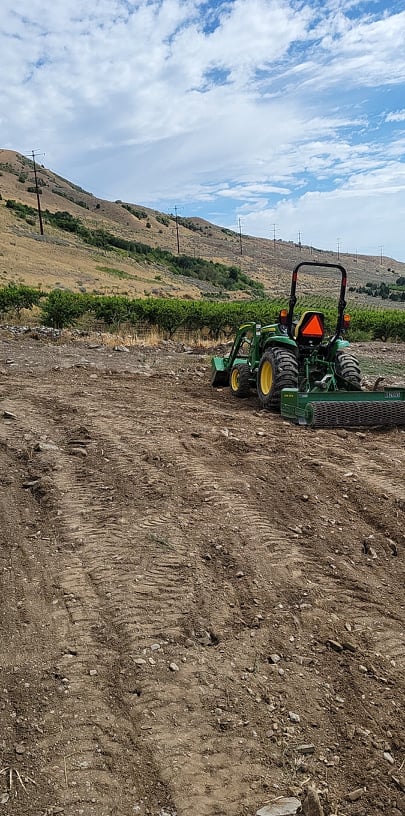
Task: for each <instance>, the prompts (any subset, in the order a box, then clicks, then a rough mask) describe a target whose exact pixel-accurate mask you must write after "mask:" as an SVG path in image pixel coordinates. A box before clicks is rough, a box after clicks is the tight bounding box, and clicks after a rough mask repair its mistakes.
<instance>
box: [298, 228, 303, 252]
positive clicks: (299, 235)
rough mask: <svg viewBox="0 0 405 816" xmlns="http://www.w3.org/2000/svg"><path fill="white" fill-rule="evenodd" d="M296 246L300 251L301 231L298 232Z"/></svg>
mask: <svg viewBox="0 0 405 816" xmlns="http://www.w3.org/2000/svg"><path fill="white" fill-rule="evenodd" d="M298 246H299V250H300V252H301V249H302V244H301V232H299V233H298Z"/></svg>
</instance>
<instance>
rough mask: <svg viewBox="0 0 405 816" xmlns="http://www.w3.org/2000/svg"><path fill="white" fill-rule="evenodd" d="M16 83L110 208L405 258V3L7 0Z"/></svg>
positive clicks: (5, 117) (31, 129)
mask: <svg viewBox="0 0 405 816" xmlns="http://www.w3.org/2000/svg"><path fill="white" fill-rule="evenodd" d="M0 71H1V77H2V80H1V82H0V148H6V149H11V150H17V151H18V152H20V153H23V154H26V155H28V156H29V155H30V154H31V151H32V150H34V151H36V152H37V154H38V159H37V160H38V162H39V163H41V164H44V165H45V166H46V167H48V168H49V169H51V170H53V171H54V172H56V173H58V174H59V175H62V176H64V177H65V178H67V179H69V180H70V181H73V182H74V183H75V184H79V185H80V186H81V187H83V188H84V189H86V190H88V191H89V192H92V193H93V194H94V195H96V196H98V197H100V198H104V199H109V200H112V201H115V200H117V199H120V200H122V201H126V202H131V203H133V204H139V205H143V206H147V207H152V208H155V209H157V210H160V211H162V212H168V213H173V212H174V211H175V208H176V207H177V211H178V213H179V215H181V216H183V217H193V216H194V217H195V216H199V217H202V218H206V219H207V220H209V221H212V222H214V223H215V224H219V225H221V226H225V227H229V228H231V229H235V230H239V229H241V230H242V232H243V233H244V234H249V235H255V236H262V237H265V238H271V239H273V238H274V237H276V238H280V239H283V240H287V241H296V242H297V241H299V240H301V242H302V243H303V244H307V245H311V246H314V247H319V248H321V249H329V250H337V248H339V250H340V252H341V253H342V254H343V253H345V252H358V253H359V254H362V253H364V254H370V255H383V256H384V257H393V258H395V259H397V260H400V261H405V240H404V225H405V0H386V1H385V2H384V0H381V2H380V0H368V2H362V1H361V0H311V1H309V2H305V0H227V1H226V2H222V1H221V0H217V1H216V2H215V0H202V1H200V0H144V2H143V1H142V0H59V2H56V0H55V2H53V3H50V2H49V0H13V2H10V0H2V4H1V15H0Z"/></svg>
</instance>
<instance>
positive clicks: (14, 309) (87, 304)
mask: <svg viewBox="0 0 405 816" xmlns="http://www.w3.org/2000/svg"><path fill="white" fill-rule="evenodd" d="M33 307H37V308H38V307H39V308H40V310H41V313H40V320H41V321H42V322H43V323H44V325H46V326H52V327H54V328H59V329H61V328H66V327H73V326H77V325H80V321H81V320H83V318H84V316H86V319H87V324H88V321H89V320H90V321H91V320H94V324H95V325H98V326H100V324H102V325H103V326H105V327H107V328H110V329H117V328H119V327H122V326H123V325H124V324H127V325H129V326H131V327H133V328H134V330H135V331H136V327H137V326H138V325H140V324H143V325H145V324H147V325H149V326H150V327H156V328H157V329H158V330H160V331H162V332H164V333H165V335H166V336H167V337H173V336H174V335H175V333H176V331H177V330H179V329H181V330H183V331H191V332H193V331H194V332H197V331H200V332H201V331H205V332H206V333H207V334H208V336H209V337H211V338H213V339H219V338H221V337H229V336H230V335H232V334H233V333H234V332H235V330H236V329H237V328H238V327H239V326H240V325H241V324H242V323H245V322H248V321H254V322H257V323H261V325H266V324H269V323H275V322H276V321H277V319H278V313H279V310H280V309H281V308H285V302H284V301H281V300H253V301H233V302H232V301H229V302H217V301H192V300H180V299H174V298H171V299H166V298H154V297H147V298H142V299H141V298H139V299H130V298H127V297H123V296H107V295H103V296H101V295H89V294H78V293H73V292H69V291H64V290H60V289H55V290H53V291H52V292H50V293H44V292H42V291H41V290H40V289H34V288H31V287H28V286H15V285H11V286H6V287H4V288H2V289H0V315H1V316H2V318H3V320H4V318H5V317H6V316H7V315H10V314H13V313H17V314H20V313H21V310H22V309H29V310H30V309H32V308H33ZM297 307H298V311H301V312H302V311H304V309H305V308H311V309H314V308H315V309H317V310H319V311H322V312H323V314H324V316H325V322H326V325H327V328H328V330H329V331H333V329H334V326H335V324H336V316H337V313H336V304H334V303H333V301H332V300H330V299H328V298H319V297H317V298H315V299H311V301H310V302H309V301H305V300H302V301H298V303H297ZM350 314H351V328H350V332H349V335H348V336H350V339H352V340H361V339H371V340H377V339H379V340H389V339H391V340H401V341H405V310H404V309H384V308H383V307H381V308H372V307H371V308H370V307H360V306H355V307H354V308H353V309H351V310H350Z"/></svg>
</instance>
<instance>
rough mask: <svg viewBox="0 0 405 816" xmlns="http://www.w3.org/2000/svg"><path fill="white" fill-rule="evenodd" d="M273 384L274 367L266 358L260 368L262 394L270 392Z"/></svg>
mask: <svg viewBox="0 0 405 816" xmlns="http://www.w3.org/2000/svg"><path fill="white" fill-rule="evenodd" d="M272 385H273V368H272V365H271V363H269V362H268V360H265V361H264V363H263V365H262V367H261V369H260V388H261V391H262V394H266V395H267V394H269V393H270V391H271V387H272Z"/></svg>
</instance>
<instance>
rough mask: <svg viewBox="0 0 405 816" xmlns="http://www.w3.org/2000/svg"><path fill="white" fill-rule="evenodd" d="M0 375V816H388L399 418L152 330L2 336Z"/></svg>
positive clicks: (403, 752)
mask: <svg viewBox="0 0 405 816" xmlns="http://www.w3.org/2000/svg"><path fill="white" fill-rule="evenodd" d="M382 348H383V347H379V346H378V345H373V347H372V349H371V350H370V351H369V352H367V349H365V348H363V350H362V353H363V356H367V353H369V355H370V357H372V358H373V360H375V359H376V357H377V355H378V353H381V361H382V362H381V368H382V372H383V371H384V363H385V361H386V360H387V359H388V357H389V354H390V353H391V352H392V349H391V351H390V347H385V348H386V349H387V351H385V352H383V351H382ZM393 353H394V354H397V355H399V356H398V357H397V360H401V359H402V360H403V348H400V349H399V350H398V347H397V348H396V349H394V351H393ZM0 372H1V403H0V481H1V494H0V502H1V505H0V513H1V521H2V524H1V530H0V581H1V588H0V625H1V641H0V677H1V681H0V814H3V813H4V814H13V816H14V814H15V816H19V815H20V814H21V815H22V814H24V815H26V814H32V815H33V816H34V814H35V816H54V815H55V814H63V816H78V815H79V814H84V816H132V814H140V816H146V814H150V815H151V816H176V814H177V816H254V814H255V813H256V811H257V810H258V809H260V808H263V807H264V806H266V805H268V806H270V804H271V803H273V802H274V801H275V800H277V798H278V797H283V796H295V797H297V798H298V799H300V800H301V801H302V802H303V803H304V802H305V796H306V794H305V791H306V790H307V789H308V787H309V786H311V785H313V786H315V787H316V789H317V790H318V793H319V801H320V803H321V806H322V809H323V813H324V814H325V816H328V815H329V814H339V816H374V814H382V815H383V816H401V814H404V813H405V710H404V690H405V671H404V670H405V631H404V621H405V600H404V577H405V568H404V553H405V525H404V510H405V478H404V474H405V430H400V429H394V430H388V431H387V430H380V431H375V430H366V431H364V432H363V431H339V430H332V431H330V430H329V431H324V430H322V431H311V430H308V429H305V428H300V427H296V426H294V425H291V424H289V423H287V422H285V421H283V420H282V419H281V418H280V417H279V416H274V415H270V414H265V413H263V412H262V411H260V410H259V406H258V403H257V402H256V399H255V398H254V397H252V398H250V399H249V400H246V401H238V400H234V399H232V398H231V396H230V395H229V392H228V390H227V389H222V390H218V391H215V392H214V391H213V390H212V389H211V387H210V385H209V371H208V361H207V357H206V356H203V355H202V354H198V353H187V351H183V352H181V353H178V352H177V351H176V349H175V347H174V346H173V345H171V344H166V346H165V347H164V348H156V349H147V348H139V347H134V348H131V349H130V350H129V351H127V352H124V351H121V352H120V351H114V350H113V348H109V347H105V346H99V345H97V342H95V343H94V342H92V343H90V342H86V341H85V340H82V341H80V342H79V341H72V342H65V341H63V340H59V341H58V342H51V341H49V340H43V339H36V338H35V336H33V335H32V334H27V335H26V336H15V335H11V334H9V333H7V332H3V333H0ZM315 811H316V812H315ZM304 813H308V814H310V816H319V815H320V813H321V809H320V807H318V808H317V809H315V810H314V809H313V810H310V809H309V808H308V807H307V805H305V804H304Z"/></svg>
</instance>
